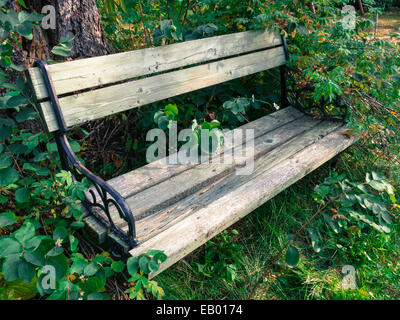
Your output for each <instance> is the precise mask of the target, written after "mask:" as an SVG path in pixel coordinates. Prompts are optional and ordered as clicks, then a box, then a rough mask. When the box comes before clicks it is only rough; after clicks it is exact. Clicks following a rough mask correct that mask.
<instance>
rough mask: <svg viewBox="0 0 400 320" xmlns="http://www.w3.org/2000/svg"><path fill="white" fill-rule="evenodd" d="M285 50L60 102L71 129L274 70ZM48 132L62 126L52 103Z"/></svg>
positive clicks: (45, 106) (45, 111) (45, 104)
mask: <svg viewBox="0 0 400 320" xmlns="http://www.w3.org/2000/svg"><path fill="white" fill-rule="evenodd" d="M285 61H286V60H285V55H284V52H283V49H282V48H281V47H279V48H274V49H270V50H265V51H260V52H255V53H250V54H246V55H243V56H240V57H235V58H229V59H226V60H223V61H217V62H212V63H208V64H204V65H200V66H196V67H192V68H189V69H184V70H179V71H173V72H169V73H165V74H161V75H157V76H153V77H149V78H144V79H140V80H136V81H130V82H127V83H123V84H119V85H114V86H111V87H106V88H102V89H98V90H94V91H89V92H85V93H81V94H77V95H72V96H68V97H64V98H61V99H60V105H61V109H62V112H63V114H64V118H65V121H66V124H67V126H74V125H77V124H80V123H83V122H86V121H90V120H95V119H99V118H102V117H105V116H108V115H111V114H115V113H118V112H121V111H126V110H129V109H132V108H136V107H140V106H142V105H146V104H149V103H152V102H155V101H159V100H162V99H166V98H169V97H173V96H177V95H180V94H184V93H187V92H191V91H195V90H198V89H202V88H205V87H209V86H212V85H215V84H218V83H222V82H226V81H229V80H233V79H237V78H240V77H244V76H246V75H250V74H254V73H257V72H261V71H263V70H267V69H271V68H274V67H277V66H280V65H283V64H284V63H285ZM41 109H42V113H43V116H44V118H45V122H46V125H47V129H48V131H50V132H52V131H55V130H57V128H58V125H57V122H56V119H55V116H54V113H53V110H52V107H51V104H50V103H49V102H43V103H41Z"/></svg>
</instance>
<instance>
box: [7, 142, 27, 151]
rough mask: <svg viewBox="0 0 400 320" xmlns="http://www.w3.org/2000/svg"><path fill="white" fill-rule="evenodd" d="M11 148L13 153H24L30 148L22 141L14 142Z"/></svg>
mask: <svg viewBox="0 0 400 320" xmlns="http://www.w3.org/2000/svg"><path fill="white" fill-rule="evenodd" d="M9 149H10V151H11V152H12V153H13V154H23V153H25V152H26V151H27V150H28V147H27V146H25V145H23V144H21V143H13V144H10V145H9Z"/></svg>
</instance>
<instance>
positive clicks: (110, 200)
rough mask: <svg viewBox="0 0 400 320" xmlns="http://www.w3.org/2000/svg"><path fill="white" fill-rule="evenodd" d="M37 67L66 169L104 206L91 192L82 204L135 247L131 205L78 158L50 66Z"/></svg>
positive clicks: (37, 63)
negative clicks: (119, 224)
mask: <svg viewBox="0 0 400 320" xmlns="http://www.w3.org/2000/svg"><path fill="white" fill-rule="evenodd" d="M35 66H37V67H39V68H40V69H41V71H42V74H43V79H44V83H45V86H46V88H47V92H48V94H49V98H50V101H51V104H52V106H53V110H54V113H55V116H56V119H57V123H58V126H59V131H57V132H56V134H55V139H56V142H57V147H58V152H59V154H60V157H61V165H62V167H63V169H65V170H68V171H70V172H71V173H72V174H73V175H74V177H75V178H76V179H82V178H83V177H86V178H87V179H88V180H89V181H90V182H91V183H92V184H93V186H94V188H95V189H96V191H97V193H98V195H99V197H100V200H101V203H100V202H98V201H97V197H96V195H95V193H94V191H93V190H91V189H90V190H89V193H90V195H91V196H92V199H88V197H87V196H86V199H85V200H84V201H83V204H84V205H85V207H86V208H87V209H88V211H89V212H90V213H91V214H93V215H94V216H95V217H96V218H97V219H99V220H100V221H101V222H102V223H103V224H105V225H107V226H108V227H109V228H110V229H111V230H112V231H114V232H115V233H116V234H117V235H119V236H120V237H121V238H123V239H124V240H126V241H127V242H128V243H129V244H130V245H131V246H132V247H134V246H136V245H137V244H138V242H137V240H136V230H135V219H134V217H133V214H132V211H131V209H130V208H129V205H128V204H127V203H126V200H125V199H124V198H123V197H122V196H121V195H120V194H119V193H118V192H117V191H116V190H115V189H114V188H113V187H112V186H111V185H110V184H108V183H107V182H105V181H104V180H103V179H101V178H100V177H98V176H96V175H95V174H93V173H92V172H91V171H90V170H88V169H87V168H86V167H85V166H84V165H83V164H82V163H81V162H80V161H79V159H78V158H77V157H76V155H75V153H74V152H73V151H72V149H71V146H70V144H69V142H68V138H67V136H66V132H67V127H66V124H65V121H64V117H63V115H62V111H61V108H60V104H59V101H58V97H57V95H56V93H55V89H54V85H53V82H52V79H51V76H50V74H49V72H48V70H47V65H46V63H45V62H44V61H37V62H36V63H35ZM111 205H112V206H114V207H115V208H116V209H117V211H118V214H119V216H120V218H121V219H123V220H124V221H125V222H126V223H127V224H128V232H124V231H122V230H120V229H119V228H118V227H116V226H115V224H114V222H113V220H112V217H111V214H110V206H111ZM94 208H99V209H101V210H102V211H104V213H105V215H106V217H107V219H108V221H107V220H106V219H104V218H103V217H102V216H100V215H99V214H98V213H96V211H95V210H94Z"/></svg>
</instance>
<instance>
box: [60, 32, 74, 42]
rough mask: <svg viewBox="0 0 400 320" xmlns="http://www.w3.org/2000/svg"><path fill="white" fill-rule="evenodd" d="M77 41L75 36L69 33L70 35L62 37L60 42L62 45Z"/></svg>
mask: <svg viewBox="0 0 400 320" xmlns="http://www.w3.org/2000/svg"><path fill="white" fill-rule="evenodd" d="M74 39H75V35H73V34H72V33H68V34H66V35H64V36H62V37H61V38H60V42H61V43H64V42H71V41H72V40H74Z"/></svg>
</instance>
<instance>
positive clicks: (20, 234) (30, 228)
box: [14, 222, 35, 244]
mask: <svg viewBox="0 0 400 320" xmlns="http://www.w3.org/2000/svg"><path fill="white" fill-rule="evenodd" d="M34 236H35V227H34V225H33V224H32V223H31V222H25V223H24V224H23V226H22V227H21V228H19V229H18V230H17V231H16V232H15V233H14V237H15V239H17V240H18V241H19V242H20V243H22V244H25V243H26V242H27V241H28V240H30V239H32V238H33V237H34Z"/></svg>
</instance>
